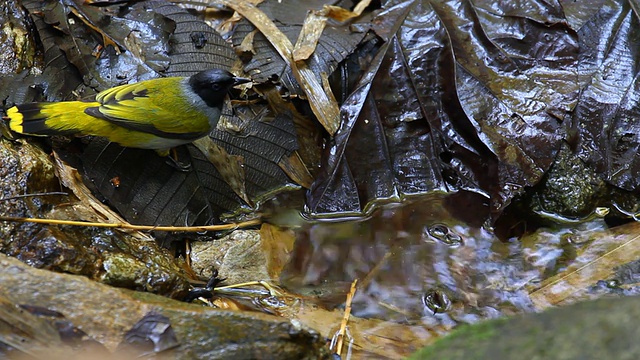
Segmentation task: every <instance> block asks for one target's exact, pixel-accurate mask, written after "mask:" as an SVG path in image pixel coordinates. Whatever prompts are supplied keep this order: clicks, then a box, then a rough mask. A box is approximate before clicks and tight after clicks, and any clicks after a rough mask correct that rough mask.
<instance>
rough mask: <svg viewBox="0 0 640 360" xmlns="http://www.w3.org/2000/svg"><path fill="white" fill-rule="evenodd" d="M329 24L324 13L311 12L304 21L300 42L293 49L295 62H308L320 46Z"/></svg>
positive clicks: (299, 36)
mask: <svg viewBox="0 0 640 360" xmlns="http://www.w3.org/2000/svg"><path fill="white" fill-rule="evenodd" d="M326 24H327V17H326V14H325V12H324V11H310V12H309V14H307V18H306V19H304V24H302V30H300V34H299V35H298V41H296V46H295V48H294V49H293V61H295V62H301V61H304V60H307V59H308V58H309V56H311V54H313V52H314V51H316V46H318V40H319V39H320V36H322V30H324V26H325V25H326Z"/></svg>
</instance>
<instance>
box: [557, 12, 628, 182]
mask: <svg viewBox="0 0 640 360" xmlns="http://www.w3.org/2000/svg"><path fill="white" fill-rule="evenodd" d="M569 10H572V11H575V12H577V14H578V15H580V14H581V13H580V11H581V9H576V8H571V9H569ZM574 16H577V15H574ZM638 16H639V14H638V4H637V3H636V2H631V1H605V2H604V3H603V4H602V7H601V8H599V9H598V11H597V12H594V13H593V14H592V16H591V17H590V18H589V20H588V21H586V22H585V23H584V25H582V27H581V28H580V29H579V32H578V34H579V35H580V49H581V53H580V78H581V83H582V85H583V86H584V89H583V90H582V94H581V97H580V100H579V103H578V106H577V108H576V110H575V113H574V114H573V118H572V134H575V135H577V136H578V149H577V150H578V154H579V156H580V158H581V159H583V160H584V161H585V162H586V163H587V164H589V165H590V166H592V167H593V168H594V169H595V170H596V172H597V173H600V174H602V175H603V177H604V179H605V180H607V181H608V182H610V183H611V184H613V185H615V186H618V187H620V188H623V189H625V190H638V186H639V185H640V177H639V176H638V172H639V171H640V161H639V160H638V151H639V150H640V125H639V124H638V121H637V119H639V118H640V79H639V71H640V48H639V47H638V43H639V41H640V21H639V20H638Z"/></svg>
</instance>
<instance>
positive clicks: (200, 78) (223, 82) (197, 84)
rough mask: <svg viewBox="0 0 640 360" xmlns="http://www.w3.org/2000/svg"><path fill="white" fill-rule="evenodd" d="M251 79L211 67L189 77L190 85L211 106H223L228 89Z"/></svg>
mask: <svg viewBox="0 0 640 360" xmlns="http://www.w3.org/2000/svg"><path fill="white" fill-rule="evenodd" d="M249 81H251V80H249V79H243V78H238V77H235V76H234V75H233V74H232V73H230V72H228V71H226V70H222V69H211V70H205V71H202V72H199V73H197V74H195V75H193V76H191V77H190V78H189V85H190V86H191V89H192V90H193V92H195V93H196V94H198V95H199V96H200V97H201V98H202V100H204V102H206V103H207V105H209V106H210V107H221V106H222V102H223V101H224V96H225V95H226V94H227V91H229V89H230V88H231V87H232V86H234V85H238V84H244V83H246V82H249Z"/></svg>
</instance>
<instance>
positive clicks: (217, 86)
mask: <svg viewBox="0 0 640 360" xmlns="http://www.w3.org/2000/svg"><path fill="white" fill-rule="evenodd" d="M220 89H222V88H221V87H220V84H218V83H215V84H211V90H213V91H218V90H220Z"/></svg>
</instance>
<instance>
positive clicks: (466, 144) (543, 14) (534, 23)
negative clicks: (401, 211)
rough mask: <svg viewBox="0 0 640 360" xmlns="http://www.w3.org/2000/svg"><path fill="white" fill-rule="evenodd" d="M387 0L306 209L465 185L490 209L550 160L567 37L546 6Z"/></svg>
mask: <svg viewBox="0 0 640 360" xmlns="http://www.w3.org/2000/svg"><path fill="white" fill-rule="evenodd" d="M532 6H533V7H535V9H536V11H535V13H534V15H532V14H531V13H529V12H528V9H529V10H530V9H531V7H532ZM387 7H388V10H387V11H386V12H384V13H383V14H381V15H380V16H379V17H378V18H377V19H375V20H374V23H376V24H380V27H379V30H378V33H379V34H381V36H383V37H385V40H386V41H387V43H386V44H385V46H384V47H383V48H382V51H383V52H384V53H383V54H382V55H381V58H379V62H377V63H375V62H374V63H373V64H372V65H371V67H370V68H369V69H368V70H367V71H366V73H365V74H364V76H363V80H362V81H361V82H360V86H359V87H357V88H356V90H355V91H354V92H353V93H352V95H351V97H350V99H349V100H347V101H346V102H345V104H344V105H343V107H342V116H343V120H344V124H343V126H342V128H341V129H340V131H339V132H338V134H337V135H336V139H335V140H336V141H335V144H334V145H333V147H332V148H331V149H330V150H329V151H328V154H329V155H328V156H327V165H328V166H326V167H325V169H324V171H323V173H322V174H321V176H320V177H319V179H318V181H317V182H316V184H315V186H314V189H313V191H312V192H311V194H310V196H309V199H308V200H309V207H310V211H311V212H312V213H315V214H323V213H327V212H330V211H333V209H335V208H336V207H339V206H336V204H335V202H336V201H342V199H337V196H336V195H337V193H334V192H335V191H336V190H337V189H340V191H345V190H346V189H356V188H357V189H358V193H357V194H348V195H347V197H348V198H354V197H355V198H357V199H358V201H357V207H355V208H349V209H345V211H349V212H351V211H363V210H364V209H365V207H366V205H367V204H369V203H370V202H371V201H372V200H375V199H377V198H385V197H394V198H397V197H401V196H404V195H411V194H416V193H421V192H426V191H432V190H446V191H453V190H460V189H466V190H472V191H476V192H480V193H484V194H487V195H488V196H489V197H490V199H491V203H492V208H491V209H492V213H493V215H494V217H495V216H497V215H498V214H499V213H500V212H501V211H502V210H503V209H504V207H505V206H506V205H508V204H509V202H510V201H511V199H512V198H513V197H514V196H516V195H517V194H519V193H520V192H521V191H522V190H523V188H524V187H525V186H530V185H534V184H535V183H537V182H538V181H539V180H540V178H541V177H542V175H543V174H544V172H545V171H546V170H547V169H548V168H549V166H550V165H551V163H552V161H553V159H554V157H555V154H556V152H557V149H558V146H559V143H560V141H561V140H562V137H563V128H562V127H561V121H562V120H563V118H564V116H565V115H566V114H567V113H568V112H569V111H570V110H571V109H572V108H573V106H575V102H576V97H577V94H578V72H577V61H578V44H577V37H576V34H575V33H574V32H573V31H572V30H571V28H569V26H568V25H567V23H566V22H565V21H564V18H563V12H562V8H561V7H560V6H559V5H555V6H553V5H549V4H547V3H545V2H540V3H531V4H529V5H528V7H527V6H506V3H505V4H494V3H491V4H484V3H482V2H480V3H469V2H460V1H432V2H429V1H411V2H404V3H400V4H398V5H394V6H392V5H391V4H388V5H387ZM492 7H496V8H492ZM496 9H503V10H501V11H498V10H496ZM394 23H395V25H393V24H394ZM390 24H391V26H390ZM389 29H391V30H389ZM365 99H366V101H365V103H364V106H361V105H356V104H360V101H364V100H365ZM374 139H375V140H374ZM372 141H375V142H377V144H376V145H374V146H371V148H368V147H367V143H371V142H372ZM363 148H367V149H370V151H368V152H366V153H365V154H363V153H358V150H359V149H363ZM363 158H364V160H363ZM372 164H375V165H372ZM345 167H346V168H345ZM346 173H349V174H350V176H348V177H343V176H341V175H342V174H346ZM351 204H352V205H353V204H354V202H353V201H352V202H351Z"/></svg>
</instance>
